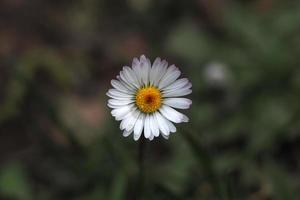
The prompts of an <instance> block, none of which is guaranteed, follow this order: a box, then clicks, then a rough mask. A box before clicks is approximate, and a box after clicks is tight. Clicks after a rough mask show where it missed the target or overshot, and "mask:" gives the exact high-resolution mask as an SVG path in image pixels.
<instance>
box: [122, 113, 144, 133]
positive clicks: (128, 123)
mask: <svg viewBox="0 0 300 200" xmlns="http://www.w3.org/2000/svg"><path fill="white" fill-rule="evenodd" d="M140 114H141V112H140V111H139V110H138V109H136V110H135V111H134V112H133V113H131V115H130V116H126V118H125V119H124V120H125V121H124V128H125V129H126V130H127V131H129V130H130V129H133V128H134V125H135V123H136V121H137V119H138V118H139V115H140ZM122 128H123V127H122Z"/></svg>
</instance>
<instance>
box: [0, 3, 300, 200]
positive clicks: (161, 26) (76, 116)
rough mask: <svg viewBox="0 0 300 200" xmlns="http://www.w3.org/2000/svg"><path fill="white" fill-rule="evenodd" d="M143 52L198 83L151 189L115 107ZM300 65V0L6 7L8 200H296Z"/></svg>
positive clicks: (157, 147) (148, 161) (159, 142)
mask: <svg viewBox="0 0 300 200" xmlns="http://www.w3.org/2000/svg"><path fill="white" fill-rule="evenodd" d="M141 54H145V55H146V56H148V57H149V58H150V59H151V61H153V60H154V59H155V58H156V57H158V56H159V57H161V58H165V59H167V61H168V62H169V63H170V64H175V65H176V66H177V67H179V68H180V69H181V71H182V72H183V74H184V76H186V77H188V78H189V79H190V80H191V82H192V83H193V93H192V94H191V95H190V97H189V98H191V99H192V100H193V105H192V107H191V109H190V110H188V111H186V112H185V113H186V114H187V115H188V116H189V118H190V122H189V123H187V124H180V125H179V126H178V131H177V133H175V134H173V135H172V136H171V137H170V139H169V140H165V139H163V138H162V137H160V138H158V139H155V140H154V141H153V142H151V143H150V142H147V143H146V146H145V156H144V159H145V160H144V180H145V183H144V185H142V186H140V185H139V184H138V179H139V178H138V177H139V164H138V160H137V157H138V143H137V142H134V141H133V139H132V138H131V137H129V138H124V137H123V136H122V134H121V131H120V130H119V129H118V127H119V123H118V122H116V121H115V120H114V119H113V118H112V117H111V115H110V109H108V108H107V106H106V101H107V99H108V98H107V97H106V96H105V93H106V91H107V90H108V89H109V88H110V80H111V79H112V78H114V77H115V76H116V75H117V74H118V72H119V70H120V69H121V68H122V66H124V65H130V64H131V61H132V59H133V57H139V56H140V55H141ZM299 55H300V2H299V1H292V0H288V1H279V0H277V1H276V0H255V1H250V0H247V1H246V0H244V1H241V0H240V1H233V0H197V1H196V0H195V1H192V0H191V1H188V0H186V1H174V0H111V1H109V0H107V1H98V0H74V1H67V0H30V1H28V0H27V1H26V0H1V1H0V199H4V200H53V199H55V200H96V199H97V200H99V199H111V200H118V199H133V198H134V197H136V195H137V193H139V192H140V193H141V194H139V195H140V197H139V199H146V200H147V199H149V200H152V199H155V200H160V199H172V200H177V199H178V200H189V199H190V200H191V199H250V200H254V199H255V200H257V199H258V200H264V199H266V200H267V199H284V200H286V199H297V198H299V195H300V170H299V169H300V157H299V155H300V104H299V102H300V68H299V65H300V60H299ZM141 191H142V192H141Z"/></svg>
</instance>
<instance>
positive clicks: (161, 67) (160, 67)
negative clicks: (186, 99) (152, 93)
mask: <svg viewBox="0 0 300 200" xmlns="http://www.w3.org/2000/svg"><path fill="white" fill-rule="evenodd" d="M155 66H156V65H155ZM153 67H154V66H153ZM167 67H168V62H167V61H166V60H163V61H161V62H160V63H159V64H157V67H156V68H155V70H154V72H153V73H154V74H153V75H152V78H153V80H152V81H153V85H154V86H156V87H157V86H158V83H159V81H160V80H161V78H162V77H163V76H164V75H165V73H166V71H167Z"/></svg>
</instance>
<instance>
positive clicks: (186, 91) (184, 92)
mask: <svg viewBox="0 0 300 200" xmlns="http://www.w3.org/2000/svg"><path fill="white" fill-rule="evenodd" d="M191 93H192V90H191V89H188V88H182V89H178V90H173V91H170V92H163V94H162V96H163V97H165V98H166V97H180V96H185V95H188V94H191Z"/></svg>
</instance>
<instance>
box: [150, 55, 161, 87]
mask: <svg viewBox="0 0 300 200" xmlns="http://www.w3.org/2000/svg"><path fill="white" fill-rule="evenodd" d="M160 63H161V59H160V58H159V57H158V58H156V59H155V61H154V63H153V65H152V68H151V70H150V75H149V82H150V85H153V84H154V81H155V79H156V78H157V76H158V73H159V66H160Z"/></svg>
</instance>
